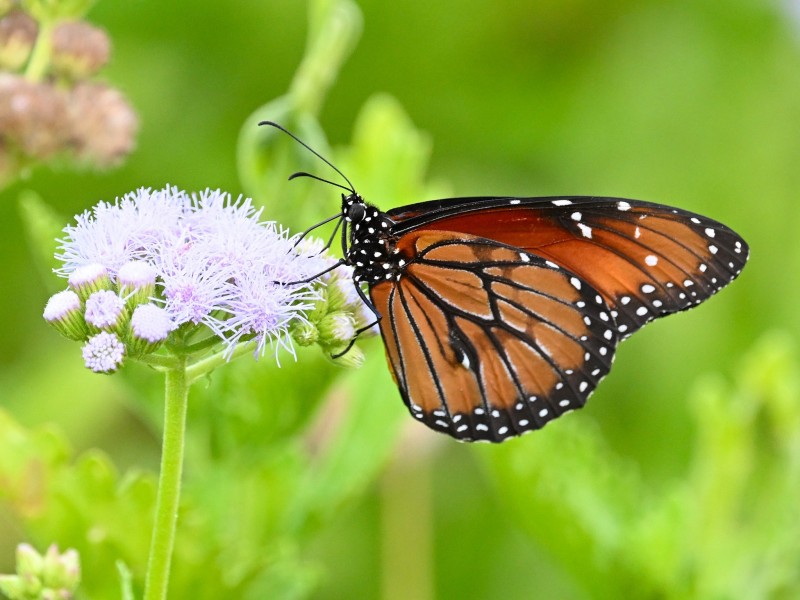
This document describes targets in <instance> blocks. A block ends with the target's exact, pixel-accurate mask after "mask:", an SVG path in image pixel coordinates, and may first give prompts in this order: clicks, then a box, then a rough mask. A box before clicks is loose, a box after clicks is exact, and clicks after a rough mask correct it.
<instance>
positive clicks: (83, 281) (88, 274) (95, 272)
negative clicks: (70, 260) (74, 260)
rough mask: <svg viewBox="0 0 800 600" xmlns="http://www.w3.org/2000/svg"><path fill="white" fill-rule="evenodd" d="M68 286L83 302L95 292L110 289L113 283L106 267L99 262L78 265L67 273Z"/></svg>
mask: <svg viewBox="0 0 800 600" xmlns="http://www.w3.org/2000/svg"><path fill="white" fill-rule="evenodd" d="M67 281H68V282H69V287H71V288H72V289H73V290H75V293H76V294H78V297H79V298H80V299H81V300H83V301H84V302H85V301H86V300H87V299H88V298H89V296H91V295H92V294H93V293H95V292H99V291H100V290H110V289H112V287H113V285H112V283H111V277H110V276H109V275H108V271H107V270H106V268H105V267H104V266H103V265H101V264H99V263H91V264H89V265H84V266H82V267H78V268H77V269H75V270H74V271H73V272H72V273H70V275H69V279H68V280H67Z"/></svg>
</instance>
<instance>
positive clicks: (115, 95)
mask: <svg viewBox="0 0 800 600" xmlns="http://www.w3.org/2000/svg"><path fill="white" fill-rule="evenodd" d="M67 111H68V113H69V124H70V125H69V126H70V129H71V138H70V143H71V145H72V146H73V148H74V150H75V154H76V158H77V159H78V160H80V161H85V162H87V163H89V164H91V165H94V166H96V167H101V168H102V167H110V166H113V165H115V164H117V163H118V162H120V161H121V160H122V159H123V158H124V157H125V156H127V155H128V154H129V153H130V151H131V150H132V149H133V146H134V143H135V137H136V132H137V130H138V129H139V122H138V119H137V118H136V113H134V112H133V109H132V108H131V107H130V105H129V104H128V102H127V101H126V100H125V97H124V96H123V95H122V94H121V93H120V92H119V91H117V90H115V89H114V88H110V87H107V86H105V85H102V84H99V83H79V84H78V85H76V86H75V87H74V88H73V89H72V91H71V92H70V94H69V98H68V99H67Z"/></svg>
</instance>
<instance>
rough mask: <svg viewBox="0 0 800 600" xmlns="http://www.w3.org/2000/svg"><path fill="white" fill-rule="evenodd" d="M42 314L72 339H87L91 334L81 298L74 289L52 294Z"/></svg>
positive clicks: (60, 331) (61, 332) (59, 330)
mask: <svg viewBox="0 0 800 600" xmlns="http://www.w3.org/2000/svg"><path fill="white" fill-rule="evenodd" d="M42 316H44V319H45V321H47V322H48V323H50V324H51V325H52V326H53V327H55V328H56V329H57V330H58V332H59V333H60V334H61V335H63V336H65V337H67V338H69V339H71V340H75V341H79V340H85V339H86V338H87V337H88V335H89V328H88V327H87V325H86V321H85V320H84V318H83V306H82V305H81V300H80V298H78V294H76V293H75V292H73V291H72V290H64V291H63V292H59V293H57V294H55V295H53V296H51V297H50V299H49V300H48V301H47V305H46V306H45V307H44V314H43V315H42Z"/></svg>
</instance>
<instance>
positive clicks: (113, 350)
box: [82, 331, 125, 373]
mask: <svg viewBox="0 0 800 600" xmlns="http://www.w3.org/2000/svg"><path fill="white" fill-rule="evenodd" d="M82 352H83V362H84V363H85V364H86V366H87V367H88V368H89V369H91V370H92V371H94V372H95V373H112V372H114V371H116V370H117V368H118V367H119V366H120V365H121V364H122V360H123V358H125V346H124V345H123V344H122V342H120V341H119V338H118V337H117V336H116V335H115V334H113V333H108V332H106V331H101V332H100V333H98V334H97V335H95V336H92V337H90V338H89V341H88V342H86V344H85V345H84V346H83V351H82Z"/></svg>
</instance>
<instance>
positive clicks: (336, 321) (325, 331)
mask: <svg viewBox="0 0 800 600" xmlns="http://www.w3.org/2000/svg"><path fill="white" fill-rule="evenodd" d="M317 328H318V329H319V343H320V344H322V345H323V346H341V345H342V344H347V343H349V342H350V340H352V339H353V338H354V337H355V335H356V328H355V319H353V315H352V313H349V312H345V311H339V312H333V313H330V314H328V315H325V316H324V317H323V318H322V319H321V320H320V322H319V323H318V325H317Z"/></svg>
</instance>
